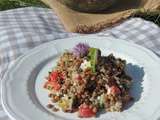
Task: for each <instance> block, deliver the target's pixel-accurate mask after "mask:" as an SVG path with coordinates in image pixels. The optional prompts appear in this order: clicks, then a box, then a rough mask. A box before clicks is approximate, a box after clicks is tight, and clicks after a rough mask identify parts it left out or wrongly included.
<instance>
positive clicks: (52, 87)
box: [44, 81, 61, 91]
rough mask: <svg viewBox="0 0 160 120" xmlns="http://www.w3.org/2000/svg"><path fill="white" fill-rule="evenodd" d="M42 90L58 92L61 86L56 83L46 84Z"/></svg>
mask: <svg viewBox="0 0 160 120" xmlns="http://www.w3.org/2000/svg"><path fill="white" fill-rule="evenodd" d="M44 88H46V89H48V90H53V89H54V90H56V91H57V90H59V89H60V88H61V85H60V84H59V83H57V82H50V81H49V82H46V83H45V85H44Z"/></svg>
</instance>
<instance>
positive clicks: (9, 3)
mask: <svg viewBox="0 0 160 120" xmlns="http://www.w3.org/2000/svg"><path fill="white" fill-rule="evenodd" d="M28 6H36V7H47V6H46V5H44V4H43V3H42V2H40V0H0V10H1V11H2V10H8V9H14V8H21V7H28ZM133 17H141V18H143V19H145V20H149V21H152V22H154V23H156V24H157V25H159V26H160V10H159V11H155V12H149V11H142V10H139V11H138V12H137V13H136V14H134V15H133Z"/></svg>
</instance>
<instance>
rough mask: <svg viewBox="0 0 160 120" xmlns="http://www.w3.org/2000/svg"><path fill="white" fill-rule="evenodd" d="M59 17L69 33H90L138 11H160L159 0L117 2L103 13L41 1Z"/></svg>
mask: <svg viewBox="0 0 160 120" xmlns="http://www.w3.org/2000/svg"><path fill="white" fill-rule="evenodd" d="M42 1H43V2H44V3H46V4H47V5H48V6H50V7H51V8H52V9H54V11H55V12H56V14H57V15H58V16H59V18H60V20H61V22H62V23H63V25H64V27H65V28H66V30H67V31H69V32H79V33H92V32H98V31H100V30H102V29H104V28H106V27H111V26H113V25H115V24H117V23H120V22H121V21H123V20H125V19H127V18H128V17H130V16H131V15H132V14H134V13H135V12H136V11H137V10H139V9H145V10H150V11H154V10H157V9H159V10H160V0H119V1H120V2H119V3H117V4H115V5H114V6H112V7H111V8H110V9H108V10H106V11H104V12H103V13H83V12H78V11H75V10H72V9H70V8H68V7H67V6H65V5H63V4H61V3H60V2H59V1H58V0H42Z"/></svg>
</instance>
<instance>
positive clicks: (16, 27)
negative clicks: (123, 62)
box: [0, 7, 160, 120]
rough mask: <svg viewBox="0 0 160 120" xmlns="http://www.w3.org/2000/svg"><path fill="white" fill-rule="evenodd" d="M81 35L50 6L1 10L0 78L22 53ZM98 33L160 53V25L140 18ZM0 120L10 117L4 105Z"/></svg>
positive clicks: (0, 111)
mask: <svg viewBox="0 0 160 120" xmlns="http://www.w3.org/2000/svg"><path fill="white" fill-rule="evenodd" d="M78 35H79V34H75V33H68V32H66V31H65V30H64V27H63V26H62V24H61V23H60V22H59V19H58V18H57V16H56V15H55V13H54V12H53V11H52V10H51V9H46V8H35V7H28V8H20V9H15V10H8V11H4V12H1V13H0V80H1V79H2V77H3V75H4V73H5V71H6V70H7V68H8V66H9V65H10V64H13V63H14V61H15V60H16V58H18V57H19V56H20V55H22V54H23V53H25V52H27V51H29V50H30V49H32V48H34V47H36V46H38V45H40V44H43V43H45V42H49V41H53V40H55V39H59V38H66V37H72V36H78ZM97 35H99V36H112V37H115V38H120V39H124V40H127V41H129V42H134V43H137V44H139V45H142V46H144V47H147V48H149V49H151V50H152V51H154V52H155V53H156V54H157V55H160V28H159V27H158V26H156V25H155V24H154V23H152V22H148V21H145V20H143V19H140V18H131V19H129V20H127V21H125V22H123V23H122V24H120V25H119V26H116V27H114V28H111V29H106V30H104V31H102V32H100V33H97ZM0 120H10V119H9V118H8V117H7V115H6V113H5V112H4V111H3V109H2V107H1V105H0Z"/></svg>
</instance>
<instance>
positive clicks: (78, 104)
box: [44, 43, 133, 118]
mask: <svg viewBox="0 0 160 120" xmlns="http://www.w3.org/2000/svg"><path fill="white" fill-rule="evenodd" d="M125 66H126V61H125V60H122V59H120V58H115V57H114V56H113V54H110V55H108V56H102V55H101V51H100V49H97V48H93V47H90V46H89V45H87V44H84V43H79V44H77V45H76V46H75V47H74V48H73V50H71V51H66V52H64V53H63V55H62V56H61V57H60V59H59V60H58V62H57V66H56V67H55V68H54V69H53V70H52V71H51V72H49V74H48V76H47V78H46V82H45V85H44V88H45V89H47V90H49V97H50V99H51V101H52V104H48V108H50V109H52V110H53V111H58V110H59V109H61V110H62V111H64V112H71V113H73V112H78V116H79V117H84V118H86V117H94V116H96V115H97V113H98V112H100V111H102V110H105V111H106V112H115V111H116V112H120V111H122V110H123V108H124V106H125V105H126V104H128V103H129V102H130V101H132V100H133V97H132V96H131V95H130V94H129V90H130V87H131V85H132V78H131V77H130V76H129V75H127V74H126V72H125ZM55 105H56V106H58V107H55Z"/></svg>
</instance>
